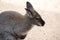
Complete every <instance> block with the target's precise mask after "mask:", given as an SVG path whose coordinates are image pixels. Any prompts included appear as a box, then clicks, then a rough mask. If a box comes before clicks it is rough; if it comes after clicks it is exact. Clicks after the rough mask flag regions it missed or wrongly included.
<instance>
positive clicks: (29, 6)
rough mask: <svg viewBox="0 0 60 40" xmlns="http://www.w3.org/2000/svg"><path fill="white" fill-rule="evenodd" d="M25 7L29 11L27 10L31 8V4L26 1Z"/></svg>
mask: <svg viewBox="0 0 60 40" xmlns="http://www.w3.org/2000/svg"><path fill="white" fill-rule="evenodd" d="M26 7H27V9H29V8H30V9H31V8H33V6H32V5H31V3H30V2H28V1H27V3H26Z"/></svg>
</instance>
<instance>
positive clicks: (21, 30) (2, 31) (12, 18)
mask: <svg viewBox="0 0 60 40" xmlns="http://www.w3.org/2000/svg"><path fill="white" fill-rule="evenodd" d="M25 10H26V14H25V16H23V15H21V14H20V13H18V12H15V11H4V12H2V13H1V14H0V40H18V38H19V39H20V40H24V39H25V37H26V35H27V33H28V31H29V30H30V29H31V28H32V26H33V25H37V26H44V24H45V21H44V20H43V19H42V18H41V16H40V15H39V14H38V13H37V12H36V11H35V10H34V8H33V6H32V5H31V3H29V2H27V3H26V8H25Z"/></svg>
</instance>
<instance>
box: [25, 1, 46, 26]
mask: <svg viewBox="0 0 60 40" xmlns="http://www.w3.org/2000/svg"><path fill="white" fill-rule="evenodd" d="M25 9H26V11H27V16H28V17H29V18H30V19H31V20H33V24H34V25H38V26H43V25H44V24H45V22H44V20H43V19H42V18H41V16H40V15H39V14H38V13H37V12H36V11H35V10H34V8H33V6H32V5H31V3H29V2H27V3H26V8H25Z"/></svg>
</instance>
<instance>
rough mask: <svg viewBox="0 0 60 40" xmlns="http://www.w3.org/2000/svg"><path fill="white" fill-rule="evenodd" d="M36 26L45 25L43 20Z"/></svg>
mask: <svg viewBox="0 0 60 40" xmlns="http://www.w3.org/2000/svg"><path fill="white" fill-rule="evenodd" d="M37 25H38V26H44V25H45V22H41V23H39V22H38V23H37Z"/></svg>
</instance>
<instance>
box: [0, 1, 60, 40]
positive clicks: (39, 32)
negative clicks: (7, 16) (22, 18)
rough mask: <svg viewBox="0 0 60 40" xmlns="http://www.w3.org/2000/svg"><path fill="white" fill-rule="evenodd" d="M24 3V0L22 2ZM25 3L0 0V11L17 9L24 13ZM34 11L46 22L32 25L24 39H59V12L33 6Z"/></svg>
mask: <svg viewBox="0 0 60 40" xmlns="http://www.w3.org/2000/svg"><path fill="white" fill-rule="evenodd" d="M24 3H25V2H24ZM24 5H25V4H22V5H21V4H20V6H18V5H17V4H15V5H14V4H11V3H6V2H5V3H4V2H3V1H0V12H2V11H6V10H14V11H18V12H20V13H21V14H23V15H24V14H25V13H26V12H25V9H24V8H25V6H24ZM35 9H36V11H37V12H38V13H39V14H40V15H41V16H42V18H43V19H44V21H45V22H46V24H45V26H44V27H39V26H38V27H37V26H34V27H33V28H32V30H31V31H30V32H29V33H28V35H27V37H26V39H25V40H60V14H59V13H60V12H58V11H59V10H58V11H57V12H53V10H52V11H46V10H40V9H39V8H35Z"/></svg>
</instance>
